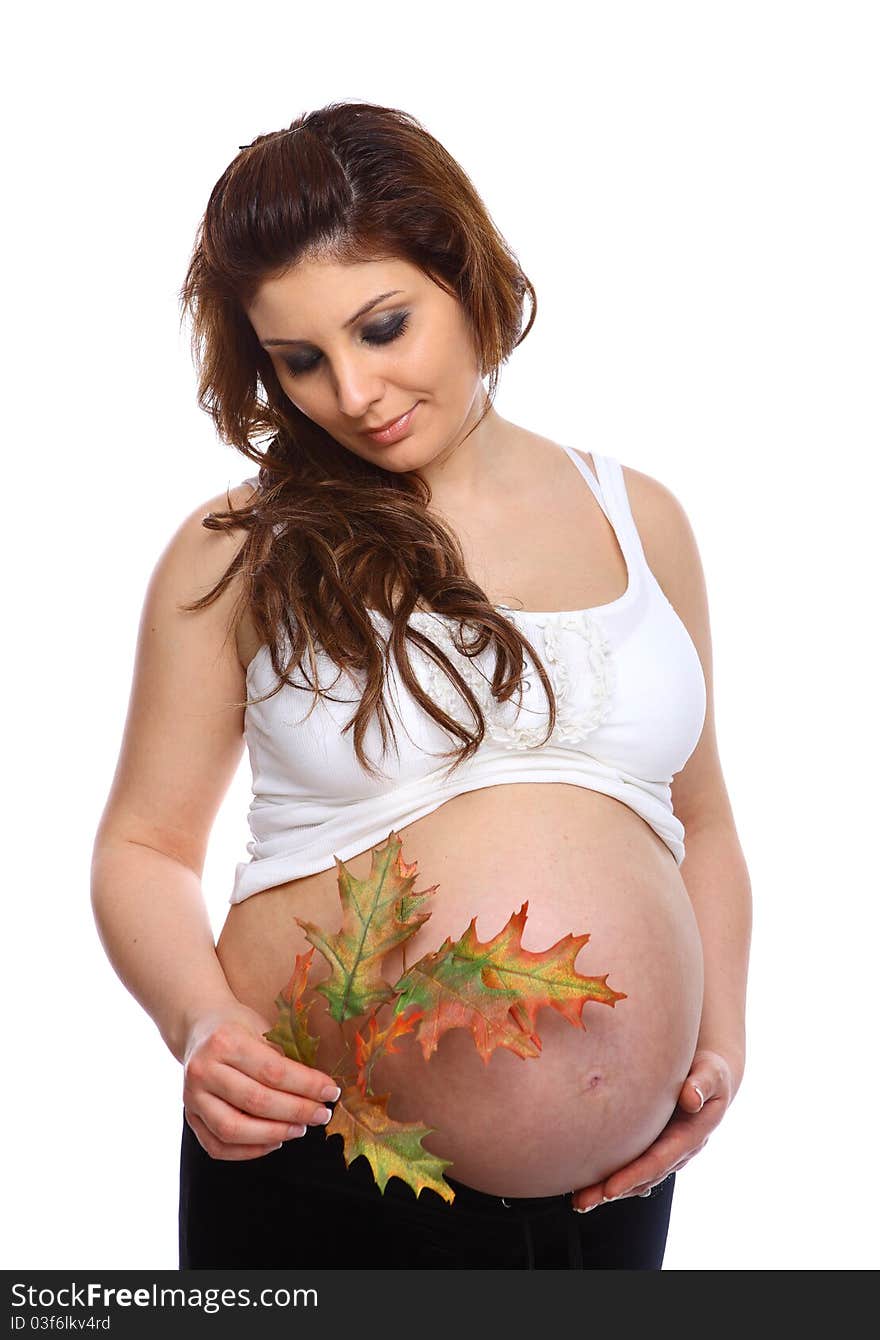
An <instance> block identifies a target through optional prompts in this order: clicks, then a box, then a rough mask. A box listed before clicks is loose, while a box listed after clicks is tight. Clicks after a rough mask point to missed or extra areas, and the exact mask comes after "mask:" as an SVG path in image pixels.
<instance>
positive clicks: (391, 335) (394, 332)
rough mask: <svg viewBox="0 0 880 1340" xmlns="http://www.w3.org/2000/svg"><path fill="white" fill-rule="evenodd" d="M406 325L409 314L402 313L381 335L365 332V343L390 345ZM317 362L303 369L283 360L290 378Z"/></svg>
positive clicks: (307, 369) (309, 368) (310, 367)
mask: <svg viewBox="0 0 880 1340" xmlns="http://www.w3.org/2000/svg"><path fill="white" fill-rule="evenodd" d="M408 325H409V312H404V313H403V315H402V316H401V318H400V320H399V321H398V322H397V324H396V325H394V326H386V327H385V329H384V330H383V331H382V333H381V334H379V335H376V334H373V335H370V334H368V333H367V332H366V331H365V332H364V339H365V340H366V341H367V343H368V344H375V345H380V344H391V342H392V341H393V340H398V339H400V336H401V335H402V334H403V333H404V331H405V330H406V328H407V326H408ZM318 361H319V360H318V359H317V358H315V359H313V360H312V362H311V363H306V365H305V366H304V367H303V366H302V365H300V366H297V365H296V364H295V363H291V362H290V360H289V359H287V358H285V359H284V366H285V367H286V368H287V371H288V372H289V373H290V375H291V377H299V376H301V375H302V374H303V373H304V372H311V371H312V368H315V367H317V365H318Z"/></svg>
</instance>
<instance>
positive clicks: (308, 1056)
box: [263, 947, 319, 1066]
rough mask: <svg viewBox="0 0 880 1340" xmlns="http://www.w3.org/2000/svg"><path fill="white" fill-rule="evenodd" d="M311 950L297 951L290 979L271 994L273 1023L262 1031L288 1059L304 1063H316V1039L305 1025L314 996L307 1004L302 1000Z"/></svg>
mask: <svg viewBox="0 0 880 1340" xmlns="http://www.w3.org/2000/svg"><path fill="white" fill-rule="evenodd" d="M314 953H315V950H314V947H312V948H311V949H310V950H309V951H308V953H306V954H297V956H296V964H295V966H294V969H293V974H292V975H291V978H290V981H289V982H288V983H287V985H286V986H285V987H284V988H283V989H282V991H281V993H280V994H279V995H277V996H276V997H275V1005H276V1007H277V1009H278V1018H277V1020H276V1021H275V1026H274V1028H272V1029H270V1031H269V1032H268V1033H264V1034H263V1037H264V1038H265V1039H266V1040H267V1042H277V1043H278V1046H279V1047H280V1048H281V1049H282V1051H283V1052H284V1055H285V1056H289V1057H290V1059H291V1060H292V1061H301V1062H302V1064H303V1065H308V1066H315V1065H317V1056H318V1042H319V1039H318V1038H317V1037H314V1036H313V1035H312V1034H311V1033H310V1032H309V1031H308V1029H307V1027H306V1021H307V1019H308V1016H309V1010H310V1009H311V1007H312V1006H313V1005H314V1003H315V1001H314V997H313V998H312V1000H310V1001H309V1003H308V1004H307V1005H305V1006H304V1005H303V1003H302V997H303V992H304V991H305V989H306V984H307V981H308V975H309V969H310V968H311V966H312V957H313V955H314Z"/></svg>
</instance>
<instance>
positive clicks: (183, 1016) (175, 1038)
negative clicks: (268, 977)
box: [160, 988, 243, 1065]
mask: <svg viewBox="0 0 880 1340" xmlns="http://www.w3.org/2000/svg"><path fill="white" fill-rule="evenodd" d="M242 1008H243V1007H242V1003H241V1001H240V1000H239V999H238V997H237V996H234V995H233V994H232V992H231V991H230V990H229V989H228V988H227V989H226V990H223V989H220V990H218V991H216V992H211V993H210V994H208V995H205V996H200V997H198V998H197V999H195V1000H193V1001H190V1002H189V1003H188V1004H187V1005H186V1006H185V1008H184V1009H183V1010H182V1011H181V1012H179V1013H178V1014H177V1015H176V1016H175V1017H174V1018H173V1019H171V1020H169V1021H168V1022H167V1023H166V1024H165V1025H164V1027H162V1028H161V1029H160V1032H161V1034H162V1039H163V1041H164V1043H165V1045H166V1047H167V1048H168V1050H169V1051H170V1052H171V1054H172V1055H173V1056H174V1058H175V1059H176V1060H177V1061H179V1062H180V1063H181V1065H182V1064H183V1062H184V1061H185V1060H186V1056H187V1053H188V1051H189V1048H190V1039H191V1038H192V1034H193V1030H194V1029H195V1027H196V1026H197V1024H198V1023H199V1021H200V1020H202V1019H204V1018H205V1016H206V1015H209V1014H214V1013H215V1012H225V1013H228V1012H229V1011H230V1010H234V1009H242Z"/></svg>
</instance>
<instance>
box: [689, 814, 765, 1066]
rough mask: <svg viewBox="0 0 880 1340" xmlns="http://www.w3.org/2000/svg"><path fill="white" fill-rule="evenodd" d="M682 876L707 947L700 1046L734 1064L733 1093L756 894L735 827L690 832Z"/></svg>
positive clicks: (742, 1041)
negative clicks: (753, 904)
mask: <svg viewBox="0 0 880 1340" xmlns="http://www.w3.org/2000/svg"><path fill="white" fill-rule="evenodd" d="M685 851H686V855H685V859H684V862H683V863H682V865H681V867H680V869H681V876H682V879H683V880H684V883H685V887H686V889H687V891H688V895H689V897H690V900H691V904H692V906H693V909H694V914H695V916H696V920H697V925H698V926H699V930H700V938H701V940H702V943H703V964H704V986H703V1011H702V1017H701V1022H700V1032H699V1037H698V1040H697V1047H698V1048H704V1047H705V1048H708V1049H710V1050H711V1051H717V1052H720V1053H721V1054H722V1055H723V1056H724V1057H726V1059H727V1060H728V1061H729V1062H730V1066H731V1070H732V1072H733V1083H734V1093H735V1092H736V1090H737V1089H738V1088H739V1085H740V1082H741V1080H742V1074H743V1069H744V1067H745V1059H746V985H747V979H748V965H749V949H750V945H751V934H752V891H751V883H750V880H749V872H748V869H747V867H746V862H745V857H744V855H743V852H742V848H741V846H740V843H739V838H738V837H737V833H736V829H735V828H734V826H733V824H732V823H724V822H719V823H715V824H711V823H710V824H705V825H703V826H702V827H694V829H693V831H691V830H690V829H687V831H686V837H685Z"/></svg>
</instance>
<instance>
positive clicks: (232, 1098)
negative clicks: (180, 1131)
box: [183, 1002, 339, 1159]
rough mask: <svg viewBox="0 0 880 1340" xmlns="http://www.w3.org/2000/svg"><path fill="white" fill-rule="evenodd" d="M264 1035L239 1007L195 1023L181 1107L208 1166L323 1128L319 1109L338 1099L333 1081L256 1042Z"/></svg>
mask: <svg viewBox="0 0 880 1340" xmlns="http://www.w3.org/2000/svg"><path fill="white" fill-rule="evenodd" d="M271 1027H272V1025H271V1023H269V1022H268V1021H267V1020H266V1019H264V1018H263V1017H262V1015H261V1014H259V1013H258V1012H257V1011H256V1010H252V1009H250V1007H249V1006H247V1005H243V1004H241V1003H240V1002H239V1003H238V1004H235V1005H231V1006H229V1007H226V1006H222V1007H221V1008H219V1009H214V1010H211V1011H209V1012H208V1013H206V1014H203V1015H200V1016H199V1018H198V1019H197V1020H196V1022H195V1024H194V1025H193V1027H192V1029H191V1030H190V1034H189V1037H188V1039H187V1044H186V1050H185V1052H184V1057H183V1107H184V1113H185V1116H186V1120H187V1122H188V1123H189V1125H190V1127H191V1128H192V1130H193V1131H194V1133H195V1135H196V1138H197V1139H198V1142H199V1144H200V1145H201V1146H202V1148H203V1149H204V1150H205V1151H206V1153H208V1154H210V1155H211V1158H215V1159H254V1158H260V1157H261V1156H262V1155H263V1154H270V1153H271V1152H272V1151H273V1150H275V1149H279V1148H280V1144H279V1142H283V1141H284V1140H289V1139H296V1138H297V1137H298V1136H301V1135H304V1134H305V1131H306V1127H307V1126H319V1125H326V1123H327V1122H328V1121H329V1120H330V1116H331V1112H330V1110H329V1109H328V1108H326V1107H325V1106H324V1102H325V1101H327V1102H332V1101H333V1098H335V1097H338V1088H339V1086H338V1085H337V1084H336V1081H335V1080H334V1079H332V1078H331V1076H330V1075H327V1074H325V1072H324V1071H323V1070H313V1069H312V1067H311V1066H307V1065H302V1064H301V1063H300V1062H299V1061H292V1060H291V1059H290V1058H289V1057H287V1056H284V1055H282V1053H281V1052H280V1051H276V1050H275V1048H274V1047H273V1046H272V1044H271V1043H269V1042H267V1041H266V1039H265V1038H264V1037H263V1036H262V1034H263V1033H268V1032H269V1030H270V1029H271ZM330 1089H332V1090H333V1094H332V1096H331V1095H330V1094H329V1092H328V1093H327V1094H326V1097H325V1091H326V1090H330Z"/></svg>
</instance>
